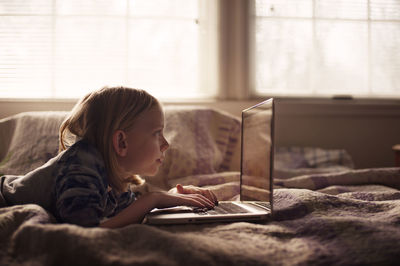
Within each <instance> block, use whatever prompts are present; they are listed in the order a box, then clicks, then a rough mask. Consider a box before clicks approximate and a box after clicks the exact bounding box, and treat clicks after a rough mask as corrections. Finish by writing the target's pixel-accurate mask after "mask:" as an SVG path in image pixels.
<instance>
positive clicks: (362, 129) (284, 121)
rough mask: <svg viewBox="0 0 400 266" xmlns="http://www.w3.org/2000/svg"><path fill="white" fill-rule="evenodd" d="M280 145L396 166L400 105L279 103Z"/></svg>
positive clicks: (23, 106)
mask: <svg viewBox="0 0 400 266" xmlns="http://www.w3.org/2000/svg"><path fill="white" fill-rule="evenodd" d="M256 102H258V101H256V100H254V101H220V102H215V101H202V102H168V103H165V104H166V105H171V104H174V105H202V106H210V107H215V108H219V109H222V110H225V111H227V112H230V113H232V114H234V115H236V116H240V111H241V110H242V109H244V108H247V107H250V106H251V105H253V104H254V103H256ZM74 103H75V101H46V102H43V101H39V100H37V101H31V100H30V101H11V100H10V101H0V118H4V117H6V116H9V115H12V114H16V113H19V112H22V111H45V110H70V109H71V108H72V107H73V105H74ZM275 136H276V145H277V146H313V147H322V148H341V149H346V150H347V151H348V152H349V153H350V155H351V156H352V157H353V159H354V162H355V165H356V168H367V167H388V166H394V153H393V151H392V150H391V148H392V146H393V145H394V144H396V143H400V103H399V101H366V100H331V99H325V100H294V99H278V100H277V102H276V135H275Z"/></svg>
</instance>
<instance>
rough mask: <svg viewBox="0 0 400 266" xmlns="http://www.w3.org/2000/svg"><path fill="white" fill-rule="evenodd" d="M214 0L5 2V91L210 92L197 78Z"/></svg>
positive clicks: (25, 94)
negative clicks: (109, 89) (114, 88)
mask: <svg viewBox="0 0 400 266" xmlns="http://www.w3.org/2000/svg"><path fill="white" fill-rule="evenodd" d="M209 2H210V1H200V0H168V1H164V0H95V1H80V0H2V1H1V2H0V97H3V98H79V97H81V96H82V95H84V94H85V93H86V92H88V91H91V90H93V89H96V88H100V87H102V86H104V85H110V86H113V85H126V86H131V87H136V88H144V89H146V90H148V91H149V92H151V93H153V94H154V95H156V96H157V97H164V98H168V97H171V96H177V95H179V97H181V98H192V97H204V96H208V97H210V96H211V97H212V96H213V95H214V94H215V88H212V86H209V87H205V86H203V87H201V86H202V85H204V84H202V82H200V80H199V78H200V75H204V69H205V68H204V67H203V66H204V64H205V63H206V62H208V63H209V61H207V60H206V59H207V54H205V53H203V54H202V52H201V51H204V50H206V48H208V47H206V46H205V45H207V42H204V40H203V39H205V38H208V37H209V36H207V33H208V32H207V27H206V26H203V25H207V21H208V20H207V19H208V18H207V12H204V10H206V9H207V8H208V3H209ZM213 93H214V94H213Z"/></svg>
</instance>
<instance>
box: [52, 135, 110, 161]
mask: <svg viewBox="0 0 400 266" xmlns="http://www.w3.org/2000/svg"><path fill="white" fill-rule="evenodd" d="M59 162H69V163H78V164H86V165H96V166H97V167H98V166H104V161H103V159H102V156H101V154H100V152H99V151H98V150H97V149H96V147H95V146H93V145H92V144H90V143H89V142H88V141H87V140H79V141H77V142H76V143H75V144H73V145H72V146H71V147H69V148H68V149H67V150H66V151H64V153H63V154H62V155H61V157H60V159H59Z"/></svg>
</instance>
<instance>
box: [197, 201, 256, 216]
mask: <svg viewBox="0 0 400 266" xmlns="http://www.w3.org/2000/svg"><path fill="white" fill-rule="evenodd" d="M194 212H195V213H197V214H200V215H207V214H238V213H248V212H249V211H248V210H246V209H245V208H242V207H240V206H238V205H236V204H234V203H232V202H220V203H219V204H218V205H217V206H215V207H214V209H212V210H208V209H207V208H204V209H203V208H196V209H194Z"/></svg>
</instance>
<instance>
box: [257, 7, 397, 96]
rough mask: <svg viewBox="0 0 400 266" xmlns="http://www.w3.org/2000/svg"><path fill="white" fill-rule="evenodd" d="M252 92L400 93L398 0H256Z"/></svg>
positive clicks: (378, 94) (303, 94)
mask: <svg viewBox="0 0 400 266" xmlns="http://www.w3.org/2000/svg"><path fill="white" fill-rule="evenodd" d="M253 19H254V20H255V58H256V59H255V62H254V64H255V69H256V74H255V76H256V81H255V93H256V94H258V95H267V94H269V95H290V96H296V95H297V96H332V95H337V94H340V95H343V94H345V95H352V96H355V97H385V98H388V97H400V76H399V75H398V73H399V70H400V48H398V47H399V46H398V44H399V43H400V1H399V0H350V1H348V0H299V1H296V0H286V1H282V0H256V1H255V13H254V16H253Z"/></svg>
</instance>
